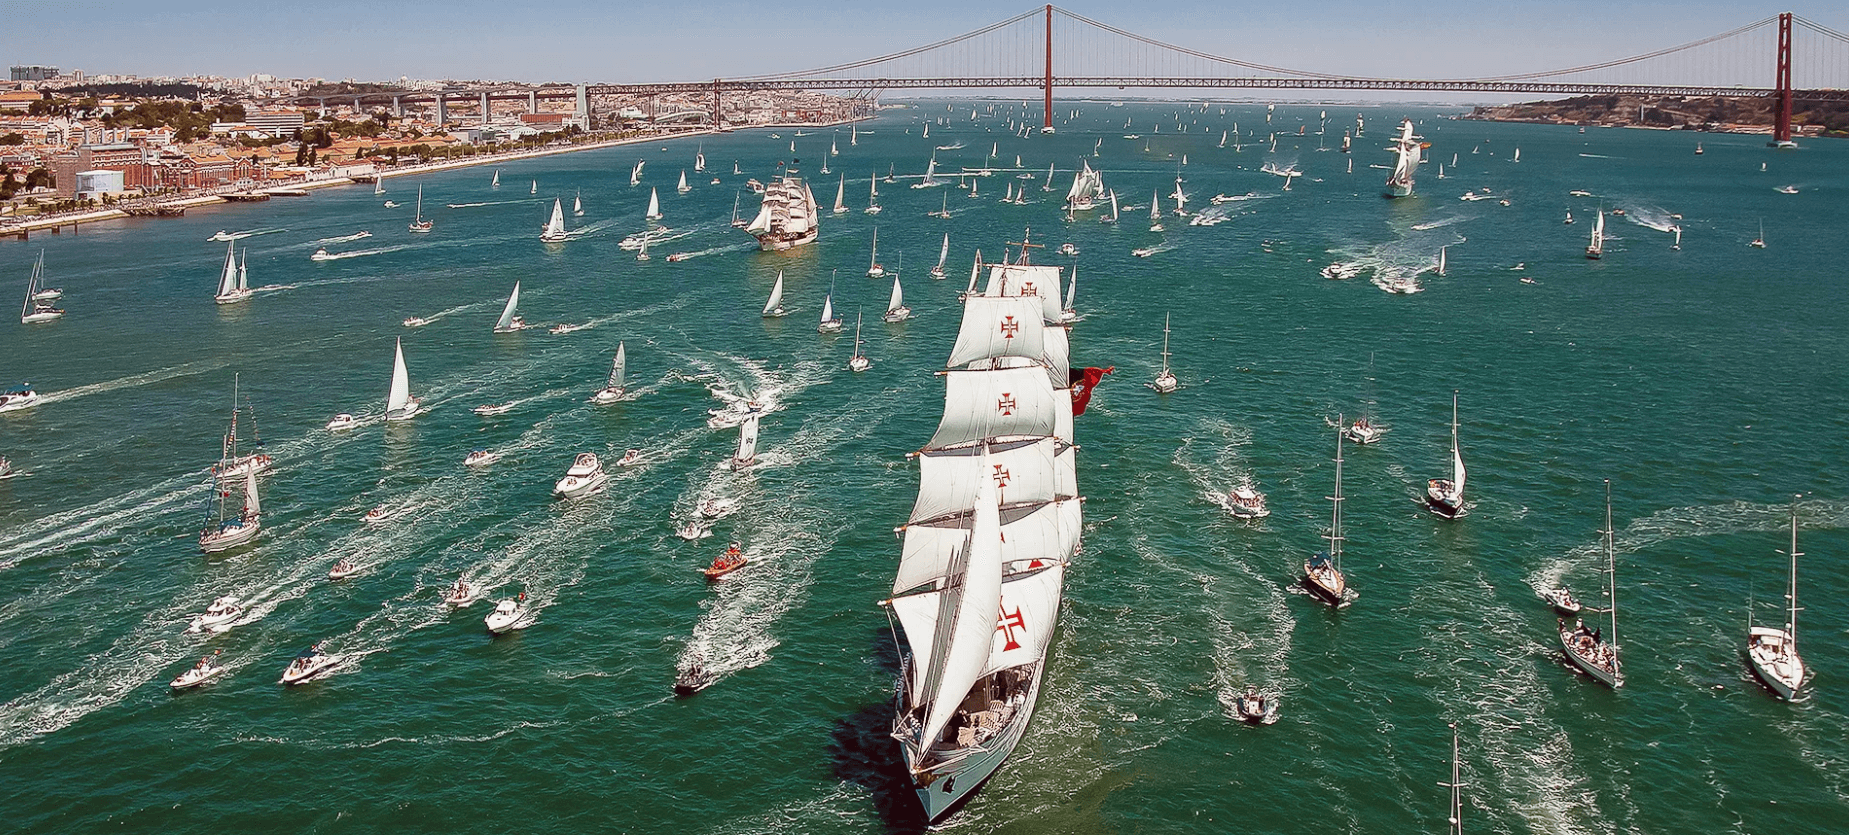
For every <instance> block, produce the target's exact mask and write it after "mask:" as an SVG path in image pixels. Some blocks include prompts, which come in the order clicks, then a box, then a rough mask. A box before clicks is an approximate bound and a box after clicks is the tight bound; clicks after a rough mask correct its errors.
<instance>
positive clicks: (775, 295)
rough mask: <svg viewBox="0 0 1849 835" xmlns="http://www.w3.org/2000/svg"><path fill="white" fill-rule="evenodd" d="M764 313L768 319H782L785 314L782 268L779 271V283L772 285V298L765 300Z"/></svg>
mask: <svg viewBox="0 0 1849 835" xmlns="http://www.w3.org/2000/svg"><path fill="white" fill-rule="evenodd" d="M762 315H763V317H764V318H766V319H781V318H783V317H784V315H785V313H784V312H783V271H782V270H778V271H777V283H776V284H772V285H771V286H770V298H769V299H766V300H765V302H764V313H763V314H762Z"/></svg>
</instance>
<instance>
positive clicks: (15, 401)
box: [0, 384, 41, 412]
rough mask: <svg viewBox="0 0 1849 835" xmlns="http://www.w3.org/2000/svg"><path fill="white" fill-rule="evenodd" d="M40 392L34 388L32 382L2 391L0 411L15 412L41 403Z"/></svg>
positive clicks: (0, 393) (0, 394)
mask: <svg viewBox="0 0 1849 835" xmlns="http://www.w3.org/2000/svg"><path fill="white" fill-rule="evenodd" d="M40 399H41V398H40V397H39V393H38V392H36V391H33V390H32V386H31V385H30V384H22V385H19V386H16V387H14V388H12V389H9V390H7V391H4V392H0V412H13V411H18V410H20V409H30V408H32V407H33V406H37V405H38V404H39V400H40Z"/></svg>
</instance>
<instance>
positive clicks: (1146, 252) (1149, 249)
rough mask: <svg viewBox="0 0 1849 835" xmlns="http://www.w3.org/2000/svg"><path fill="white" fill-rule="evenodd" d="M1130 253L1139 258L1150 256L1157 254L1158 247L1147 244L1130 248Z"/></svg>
mask: <svg viewBox="0 0 1849 835" xmlns="http://www.w3.org/2000/svg"><path fill="white" fill-rule="evenodd" d="M1130 254H1131V255H1134V256H1136V257H1138V258H1148V257H1149V256H1151V255H1154V254H1156V248H1155V247H1153V246H1146V247H1142V248H1140V249H1133V250H1130Z"/></svg>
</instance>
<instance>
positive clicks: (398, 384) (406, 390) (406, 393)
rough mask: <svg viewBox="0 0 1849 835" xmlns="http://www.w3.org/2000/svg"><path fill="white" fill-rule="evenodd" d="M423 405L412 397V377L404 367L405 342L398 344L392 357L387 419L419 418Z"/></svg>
mask: <svg viewBox="0 0 1849 835" xmlns="http://www.w3.org/2000/svg"><path fill="white" fill-rule="evenodd" d="M420 406H421V404H419V403H418V402H417V398H415V397H412V396H411V375H410V373H409V372H407V371H405V367H404V340H403V339H400V340H398V342H397V347H396V348H394V349H393V355H392V388H391V390H390V391H389V392H388V393H387V394H386V396H385V419H386V420H388V421H399V420H410V419H411V418H414V417H417V413H418V410H419V408H420Z"/></svg>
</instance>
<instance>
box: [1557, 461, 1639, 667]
mask: <svg viewBox="0 0 1849 835" xmlns="http://www.w3.org/2000/svg"><path fill="white" fill-rule="evenodd" d="M1599 533H1602V534H1604V535H1605V578H1606V580H1605V582H1606V586H1605V593H1606V595H1607V596H1606V598H1605V599H1606V603H1607V604H1608V606H1609V608H1607V609H1606V610H1605V614H1606V615H1607V617H1609V618H1610V620H1609V621H1608V622H1607V626H1606V629H1605V630H1604V631H1600V630H1598V629H1589V628H1587V627H1586V625H1585V624H1584V623H1583V622H1581V621H1577V620H1576V621H1574V622H1573V625H1572V626H1568V625H1567V622H1566V618H1561V619H1560V620H1559V624H1560V646H1561V648H1562V649H1564V650H1566V654H1567V660H1569V661H1572V662H1573V665H1574V666H1576V667H1578V668H1580V669H1582V670H1585V671H1586V673H1587V674H1589V675H1591V676H1592V677H1593V678H1596V679H1598V680H1599V681H1602V682H1605V683H1606V684H1608V685H1610V686H1612V687H1623V686H1624V669H1623V667H1622V666H1621V665H1620V663H1619V661H1618V550H1617V543H1616V540H1615V538H1614V537H1615V536H1616V529H1615V528H1613V527H1612V524H1611V479H1609V478H1608V479H1606V480H1605V529H1604V530H1602V531H1599Z"/></svg>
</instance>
